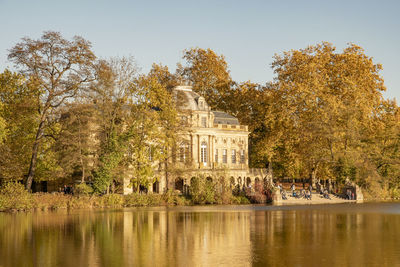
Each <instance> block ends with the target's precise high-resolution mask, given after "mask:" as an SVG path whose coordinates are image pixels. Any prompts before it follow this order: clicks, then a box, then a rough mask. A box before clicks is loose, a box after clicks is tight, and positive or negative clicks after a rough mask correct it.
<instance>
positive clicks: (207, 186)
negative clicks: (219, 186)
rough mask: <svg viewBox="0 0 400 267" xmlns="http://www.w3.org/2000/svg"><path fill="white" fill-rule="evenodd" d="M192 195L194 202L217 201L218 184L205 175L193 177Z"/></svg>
mask: <svg viewBox="0 0 400 267" xmlns="http://www.w3.org/2000/svg"><path fill="white" fill-rule="evenodd" d="M190 196H191V198H192V200H193V203H194V204H201V205H203V204H214V203H216V202H217V201H216V185H215V184H214V183H213V182H212V180H209V179H205V178H204V177H193V178H192V179H191V182H190Z"/></svg>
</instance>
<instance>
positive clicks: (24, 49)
mask: <svg viewBox="0 0 400 267" xmlns="http://www.w3.org/2000/svg"><path fill="white" fill-rule="evenodd" d="M8 59H9V60H11V61H12V62H14V63H15V66H16V67H17V68H18V69H20V70H21V72H22V73H23V74H24V75H25V76H26V78H27V80H29V82H30V83H31V84H32V85H33V86H34V88H35V90H36V97H37V102H36V104H37V107H36V109H37V112H38V114H39V119H38V121H37V122H36V127H35V128H36V135H35V140H34V143H33V146H32V153H31V160H30V166H29V170H28V174H27V178H26V181H25V187H26V188H27V189H28V190H30V188H31V185H32V181H33V179H34V176H35V170H36V166H37V159H38V152H39V147H40V144H41V142H42V139H43V138H44V137H45V130H46V129H47V128H49V127H50V125H51V123H52V121H53V120H54V117H55V115H54V113H55V111H56V110H57V109H58V108H60V107H61V106H62V105H63V104H64V103H65V102H66V100H67V99H68V98H72V97H74V96H75V95H76V94H77V92H78V91H79V90H80V89H82V88H83V87H84V86H85V85H86V84H87V83H88V82H89V81H91V80H93V62H94V60H95V55H94V54H93V52H92V51H91V44H90V42H88V41H86V40H85V39H83V38H82V37H79V36H75V37H74V38H73V40H72V41H68V40H66V39H64V38H63V37H62V36H61V34H60V33H58V32H51V31H49V32H44V34H43V35H42V36H41V38H40V39H38V40H33V39H30V38H27V37H25V38H23V39H22V42H20V43H18V44H16V45H15V46H14V47H13V48H12V49H11V50H10V54H9V55H8Z"/></svg>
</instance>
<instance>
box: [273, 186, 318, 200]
mask: <svg viewBox="0 0 400 267" xmlns="http://www.w3.org/2000/svg"><path fill="white" fill-rule="evenodd" d="M278 188H279V191H280V194H281V196H282V199H284V200H286V199H287V196H286V191H285V190H284V189H283V187H282V184H279V185H278ZM290 190H291V191H292V197H295V198H305V199H307V200H311V198H312V185H311V184H310V185H309V186H308V188H307V189H301V190H300V192H299V193H298V192H297V191H296V185H295V184H294V183H292V185H291V186H290Z"/></svg>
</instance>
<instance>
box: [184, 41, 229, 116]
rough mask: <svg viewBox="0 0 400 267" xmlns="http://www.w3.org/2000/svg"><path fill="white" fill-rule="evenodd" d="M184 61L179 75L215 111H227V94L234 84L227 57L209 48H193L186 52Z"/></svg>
mask: <svg viewBox="0 0 400 267" xmlns="http://www.w3.org/2000/svg"><path fill="white" fill-rule="evenodd" d="M183 59H184V60H185V61H186V64H185V65H184V66H181V65H179V66H178V70H177V73H178V75H180V76H181V77H182V78H184V79H186V80H188V81H190V82H192V84H193V90H194V91H196V92H197V93H199V94H200V95H202V96H203V97H204V98H205V99H206V101H207V103H208V104H209V105H210V106H211V107H212V108H213V109H220V110H227V107H228V105H229V103H228V102H227V100H228V99H227V93H228V92H229V90H230V86H231V85H232V83H233V82H232V79H231V76H230V74H229V70H228V64H227V63H226V61H225V57H224V56H222V55H220V56H219V55H217V54H216V53H215V52H214V51H213V50H211V49H209V48H208V49H202V48H192V49H189V50H185V51H184V55H183Z"/></svg>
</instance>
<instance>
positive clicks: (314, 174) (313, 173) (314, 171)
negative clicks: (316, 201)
mask: <svg viewBox="0 0 400 267" xmlns="http://www.w3.org/2000/svg"><path fill="white" fill-rule="evenodd" d="M311 183H312V187H313V188H315V185H316V183H317V169H316V168H313V169H312V170H311Z"/></svg>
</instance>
